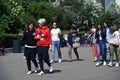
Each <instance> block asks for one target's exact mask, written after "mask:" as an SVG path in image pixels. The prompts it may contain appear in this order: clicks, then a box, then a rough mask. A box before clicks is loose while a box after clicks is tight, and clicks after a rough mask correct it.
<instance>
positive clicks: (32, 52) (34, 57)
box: [31, 48, 38, 68]
mask: <svg viewBox="0 0 120 80" xmlns="http://www.w3.org/2000/svg"><path fill="white" fill-rule="evenodd" d="M31 60H32V62H33V63H34V66H35V67H36V68H38V64H37V61H36V48H34V49H32V50H31Z"/></svg>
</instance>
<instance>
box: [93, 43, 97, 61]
mask: <svg viewBox="0 0 120 80" xmlns="http://www.w3.org/2000/svg"><path fill="white" fill-rule="evenodd" d="M93 52H94V53H93V54H94V58H95V61H96V58H97V46H96V43H93Z"/></svg>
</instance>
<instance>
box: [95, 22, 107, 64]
mask: <svg viewBox="0 0 120 80" xmlns="http://www.w3.org/2000/svg"><path fill="white" fill-rule="evenodd" d="M97 26H98V28H97V30H96V33H95V38H96V43H97V53H98V54H97V63H96V66H100V51H102V57H103V65H106V64H107V63H106V52H105V49H106V33H105V32H104V31H103V29H102V27H101V24H98V25H97Z"/></svg>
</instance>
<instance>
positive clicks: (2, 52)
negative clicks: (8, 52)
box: [0, 41, 5, 56]
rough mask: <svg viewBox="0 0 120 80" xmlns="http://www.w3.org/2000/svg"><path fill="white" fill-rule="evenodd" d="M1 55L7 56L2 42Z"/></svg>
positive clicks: (0, 44) (0, 45)
mask: <svg viewBox="0 0 120 80" xmlns="http://www.w3.org/2000/svg"><path fill="white" fill-rule="evenodd" d="M0 53H1V54H0V55H1V56H2V55H5V50H4V46H3V43H2V42H1V41H0Z"/></svg>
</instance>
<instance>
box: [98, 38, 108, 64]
mask: <svg viewBox="0 0 120 80" xmlns="http://www.w3.org/2000/svg"><path fill="white" fill-rule="evenodd" d="M100 51H102V57H103V61H106V56H107V51H106V43H105V42H103V41H102V40H100V41H99V42H98V43H97V52H98V55H97V62H99V61H100Z"/></svg>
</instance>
